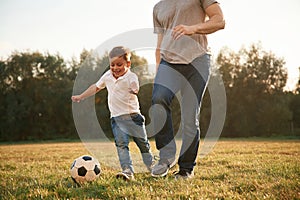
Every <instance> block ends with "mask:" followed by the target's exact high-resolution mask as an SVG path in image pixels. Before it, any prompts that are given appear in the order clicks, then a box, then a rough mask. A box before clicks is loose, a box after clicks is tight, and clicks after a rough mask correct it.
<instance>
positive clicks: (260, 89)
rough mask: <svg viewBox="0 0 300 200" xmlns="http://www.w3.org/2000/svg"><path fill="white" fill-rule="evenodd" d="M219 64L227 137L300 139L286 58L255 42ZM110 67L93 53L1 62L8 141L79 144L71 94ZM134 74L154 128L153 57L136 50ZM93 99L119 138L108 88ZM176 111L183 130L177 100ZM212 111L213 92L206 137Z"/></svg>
mask: <svg viewBox="0 0 300 200" xmlns="http://www.w3.org/2000/svg"><path fill="white" fill-rule="evenodd" d="M213 62H214V63H213V66H214V67H215V68H214V69H213V70H212V71H214V70H216V69H217V70H219V73H220V74H221V76H222V79H223V83H224V86H225V89H226V96H227V113H226V121H225V124H224V129H223V132H222V134H221V136H222V137H250V136H291V135H293V136H299V135H300V78H299V82H298V85H297V86H296V88H295V90H294V91H285V90H284V87H285V85H286V82H287V69H286V68H285V61H284V59H283V58H278V57H277V56H276V55H274V54H273V53H272V52H266V51H264V50H263V48H262V47H261V45H260V44H252V45H250V47H247V48H246V47H243V48H241V49H240V50H239V51H238V52H234V51H232V50H230V49H228V48H223V49H222V50H221V51H220V53H219V54H218V56H217V57H216V59H215V60H214V61H213ZM108 67H109V64H108V57H107V53H106V54H105V55H100V56H98V55H94V53H93V52H92V51H87V50H85V49H84V50H83V51H82V53H81V55H80V58H79V59H76V58H73V59H71V60H70V61H68V60H65V59H64V58H62V57H61V56H60V55H59V54H55V55H51V54H49V53H40V52H30V51H26V52H17V51H16V52H13V53H11V55H10V56H9V57H8V58H7V59H0V91H1V93H0V94H1V98H0V113H1V115H0V141H2V142H3V141H23V140H49V139H77V138H78V134H77V131H76V128H75V125H74V120H73V116H72V102H71V96H72V94H78V93H79V92H82V91H83V90H85V89H86V88H87V87H88V86H89V85H90V84H92V83H95V82H96V81H97V80H98V79H99V77H100V76H101V74H103V73H104V72H105V71H106V70H108V69H109V68H108ZM295 67H298V66H295ZM132 71H133V72H135V73H136V74H137V75H138V77H139V79H140V84H141V88H140V92H139V95H138V97H139V100H140V105H141V111H142V113H143V114H144V115H145V117H146V124H149V123H150V120H151V119H150V117H149V115H148V112H149V108H150V107H151V94H152V86H153V85H152V84H153V79H154V76H153V75H151V74H150V73H149V69H148V63H147V60H146V59H145V58H143V57H140V56H138V55H137V54H135V53H134V52H133V56H132ZM79 73H80V76H77V75H78V74H79ZM214 75H215V74H214V73H212V76H214ZM74 85H76V87H74ZM91 98H94V99H95V108H96V114H97V118H98V122H99V123H100V126H101V128H102V129H103V130H104V131H105V133H106V134H107V136H108V137H112V134H111V129H110V120H109V111H108V107H107V91H106V90H102V91H100V92H99V93H97V94H96V95H95V97H91ZM172 106H173V109H174V112H173V121H174V124H175V129H178V127H179V124H180V105H179V102H178V101H177V99H175V100H174V102H173V104H172ZM210 111H211V102H210V97H209V91H206V93H205V96H204V99H203V102H202V107H201V116H200V123H201V136H202V137H204V136H205V134H206V130H207V128H208V125H209V123H210ZM85 114H86V115H88V112H85ZM87 117H88V116H87ZM91 126H97V124H91ZM95 134H97V133H95Z"/></svg>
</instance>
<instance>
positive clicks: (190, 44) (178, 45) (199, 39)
mask: <svg viewBox="0 0 300 200" xmlns="http://www.w3.org/2000/svg"><path fill="white" fill-rule="evenodd" d="M214 3H217V1H215V0H162V1H160V2H158V3H157V4H156V5H155V6H154V8H153V24H154V32H155V33H158V34H163V40H162V44H161V47H160V52H161V56H162V58H163V59H164V60H166V61H167V62H170V63H175V64H176V63H180V64H187V63H191V62H192V61H193V60H194V59H195V58H197V57H199V56H201V55H203V54H204V53H206V52H207V38H206V35H202V34H194V35H192V36H182V37H181V38H179V39H178V40H174V39H173V38H172V36H171V30H172V29H173V28H174V27H175V26H177V25H180V24H183V25H195V24H199V23H201V22H204V21H205V17H206V14H205V12H204V10H205V9H206V8H207V7H208V6H210V5H212V4H214Z"/></svg>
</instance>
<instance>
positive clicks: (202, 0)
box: [200, 0, 218, 10]
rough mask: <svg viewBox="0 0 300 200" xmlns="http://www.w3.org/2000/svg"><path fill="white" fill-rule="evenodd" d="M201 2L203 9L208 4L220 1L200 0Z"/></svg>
mask: <svg viewBox="0 0 300 200" xmlns="http://www.w3.org/2000/svg"><path fill="white" fill-rule="evenodd" d="M200 3H201V6H202V8H203V10H205V9H206V8H207V7H208V6H210V5H212V4H214V3H218V2H217V1H216V0H200Z"/></svg>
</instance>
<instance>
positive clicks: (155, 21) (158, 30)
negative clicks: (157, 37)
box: [153, 5, 164, 34]
mask: <svg viewBox="0 0 300 200" xmlns="http://www.w3.org/2000/svg"><path fill="white" fill-rule="evenodd" d="M157 12H158V6H157V5H156V6H154V8H153V27H154V30H153V32H154V33H157V34H159V33H163V32H164V29H163V27H162V25H161V24H160V22H159V21H158V18H157Z"/></svg>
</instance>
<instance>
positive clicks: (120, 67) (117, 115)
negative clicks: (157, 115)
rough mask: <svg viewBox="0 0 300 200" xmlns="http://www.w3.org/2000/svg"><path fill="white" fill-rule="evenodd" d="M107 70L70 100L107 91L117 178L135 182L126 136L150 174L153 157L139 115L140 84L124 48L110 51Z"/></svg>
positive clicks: (141, 116) (128, 53)
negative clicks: (117, 163) (138, 152)
mask: <svg viewBox="0 0 300 200" xmlns="http://www.w3.org/2000/svg"><path fill="white" fill-rule="evenodd" d="M108 56H109V62H110V70H109V71H107V72H106V73H104V74H103V76H102V77H101V78H100V79H99V81H97V82H96V83H95V84H92V85H91V86H90V87H89V88H88V89H87V90H85V91H84V92H83V93H82V94H80V95H75V96H72V101H74V102H80V101H81V100H83V99H85V98H87V97H89V96H92V95H94V94H96V93H97V92H99V91H100V90H102V89H104V88H105V87H106V88H107V90H108V107H109V110H110V115H111V127H112V131H113V134H114V139H115V145H116V147H117V152H118V157H119V161H120V165H121V168H122V172H119V173H118V174H117V178H123V179H124V180H133V179H134V169H133V166H132V160H131V157H130V153H129V147H128V144H129V137H130V136H132V138H133V140H134V142H135V143H136V144H137V146H138V147H139V149H140V151H141V153H142V158H143V161H144V163H145V165H146V166H147V169H148V170H149V171H151V165H152V154H151V151H150V144H149V141H148V139H147V135H146V129H145V118H144V116H143V115H141V112H140V108H139V101H138V98H137V93H138V91H139V82H138V77H137V75H136V74H134V73H133V72H131V71H130V66H131V61H130V57H131V53H130V51H129V50H128V49H127V48H124V47H122V46H118V47H115V48H113V49H112V50H111V51H110V52H109V55H108Z"/></svg>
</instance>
